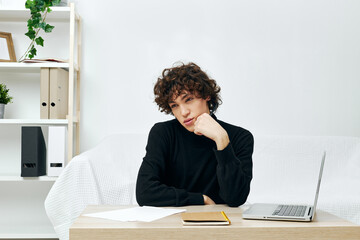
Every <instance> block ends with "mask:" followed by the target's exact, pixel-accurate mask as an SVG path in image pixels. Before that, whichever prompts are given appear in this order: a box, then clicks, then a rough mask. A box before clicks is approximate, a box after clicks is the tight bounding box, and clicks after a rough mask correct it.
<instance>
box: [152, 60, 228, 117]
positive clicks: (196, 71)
mask: <svg viewBox="0 0 360 240" xmlns="http://www.w3.org/2000/svg"><path fill="white" fill-rule="evenodd" d="M183 91H188V92H189V93H191V94H194V95H195V96H196V97H199V98H202V99H206V98H208V97H210V100H209V101H208V106H209V110H210V113H214V112H215V111H216V109H217V108H218V107H219V105H220V104H221V103H222V101H221V98H220V94H219V92H220V87H219V86H218V85H217V84H216V81H215V80H214V79H210V78H209V76H208V75H207V74H206V73H205V72H204V71H202V70H201V68H200V67H199V66H198V65H196V64H195V63H192V62H190V63H188V64H186V65H185V64H184V63H181V65H180V66H176V67H172V68H166V69H164V71H163V72H162V76H161V77H159V78H158V80H157V82H156V84H155V86H154V94H155V102H156V103H157V105H158V106H159V110H160V111H161V112H165V113H166V114H172V111H171V108H170V106H169V102H170V101H172V100H174V99H176V98H177V97H178V96H179V95H180V94H181V93H182V92H183Z"/></svg>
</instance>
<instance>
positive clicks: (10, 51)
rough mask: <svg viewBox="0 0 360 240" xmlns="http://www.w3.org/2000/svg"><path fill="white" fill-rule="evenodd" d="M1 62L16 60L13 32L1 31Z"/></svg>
mask: <svg viewBox="0 0 360 240" xmlns="http://www.w3.org/2000/svg"><path fill="white" fill-rule="evenodd" d="M0 62H16V56H15V50H14V44H13V41H12V37H11V33H7V32H0Z"/></svg>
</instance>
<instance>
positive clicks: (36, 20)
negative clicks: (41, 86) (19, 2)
mask: <svg viewBox="0 0 360 240" xmlns="http://www.w3.org/2000/svg"><path fill="white" fill-rule="evenodd" d="M60 1H61V0H26V2H25V7H26V8H27V9H30V14H31V17H30V19H29V20H28V21H27V26H28V32H27V33H25V35H26V36H28V37H29V38H30V40H31V43H30V45H29V47H28V48H27V50H26V52H25V53H24V55H23V56H22V57H21V58H20V59H19V61H21V60H23V59H25V58H30V59H32V58H34V56H36V47H35V44H36V45H39V46H42V47H43V46H44V39H43V38H42V37H40V36H39V32H40V30H41V29H42V30H44V31H45V32H46V33H49V32H51V31H52V30H53V29H54V26H52V25H50V24H47V23H46V22H45V20H46V16H47V14H48V13H49V12H51V9H50V7H51V6H56V5H58V4H59V3H60Z"/></svg>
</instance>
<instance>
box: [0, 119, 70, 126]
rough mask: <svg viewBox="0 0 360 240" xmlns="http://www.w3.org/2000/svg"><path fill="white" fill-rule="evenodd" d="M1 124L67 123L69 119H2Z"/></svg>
mask: <svg viewBox="0 0 360 240" xmlns="http://www.w3.org/2000/svg"><path fill="white" fill-rule="evenodd" d="M1 124H17V125H67V124H68V120H67V119H0V125H1Z"/></svg>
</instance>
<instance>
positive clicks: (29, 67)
mask: <svg viewBox="0 0 360 240" xmlns="http://www.w3.org/2000/svg"><path fill="white" fill-rule="evenodd" d="M43 67H44V68H69V63H18V62H1V63H0V72H14V71H16V72H22V73H39V72H40V68H43Z"/></svg>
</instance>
